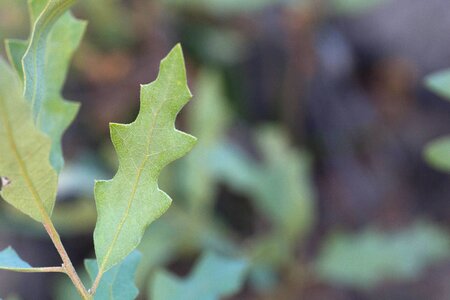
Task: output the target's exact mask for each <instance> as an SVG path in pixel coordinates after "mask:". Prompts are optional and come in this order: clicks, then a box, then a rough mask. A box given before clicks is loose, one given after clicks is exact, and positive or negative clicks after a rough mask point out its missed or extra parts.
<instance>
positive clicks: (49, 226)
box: [43, 216, 93, 300]
mask: <svg viewBox="0 0 450 300" xmlns="http://www.w3.org/2000/svg"><path fill="white" fill-rule="evenodd" d="M43 224H44V227H45V230H46V231H47V233H48V235H49V236H50V239H51V240H52V242H53V244H54V245H55V248H56V250H57V251H58V253H59V255H60V256H61V259H62V261H63V266H62V268H63V269H64V272H65V273H66V274H67V276H69V278H70V280H72V282H73V284H74V285H75V287H76V289H77V291H78V293H79V294H80V296H81V297H82V298H83V300H92V299H93V297H92V295H91V294H89V293H88V291H87V290H86V288H85V287H84V285H83V282H81V279H80V277H79V276H78V274H77V271H76V270H75V268H74V267H73V265H72V261H71V260H70V258H69V255H67V252H66V249H65V248H64V245H63V244H62V242H61V238H60V236H59V234H58V232H57V231H56V229H55V226H54V225H53V222H52V221H51V220H50V217H48V216H47V218H45V219H44V222H43Z"/></svg>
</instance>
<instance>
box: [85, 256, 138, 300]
mask: <svg viewBox="0 0 450 300" xmlns="http://www.w3.org/2000/svg"><path fill="white" fill-rule="evenodd" d="M140 259H141V254H140V253H139V252H138V251H133V252H132V253H131V254H130V255H128V256H127V257H126V258H125V259H124V260H123V261H122V262H121V263H120V264H118V265H116V266H114V267H113V268H112V269H111V270H109V271H108V272H106V273H105V274H104V275H103V277H102V280H101V281H100V284H99V286H98V288H97V291H96V292H95V296H94V299H95V300H114V299H121V300H132V299H135V298H136V297H137V295H138V294H139V290H138V289H137V287H136V285H135V283H134V277H135V273H136V269H137V267H138V264H139V261H140ZM84 265H85V267H86V270H87V271H88V274H89V276H90V277H91V280H92V281H94V280H95V278H96V277H97V274H98V265H97V261H96V260H95V259H86V260H85V261H84Z"/></svg>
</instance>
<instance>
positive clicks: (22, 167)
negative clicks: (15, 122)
mask: <svg viewBox="0 0 450 300" xmlns="http://www.w3.org/2000/svg"><path fill="white" fill-rule="evenodd" d="M0 106H1V109H0V114H1V122H2V124H3V126H4V127H5V130H6V135H7V138H8V142H9V145H10V147H11V149H12V152H13V154H14V157H15V158H16V160H17V163H18V165H19V169H20V173H21V175H22V178H23V179H24V181H25V184H26V185H27V187H28V189H29V190H30V192H31V194H32V196H33V200H34V201H35V203H36V205H37V207H38V209H39V212H40V214H41V217H42V220H41V221H44V220H47V219H49V218H50V217H49V215H48V214H47V211H46V209H45V207H44V203H43V201H42V199H41V197H40V196H39V193H38V191H37V190H36V188H35V186H34V184H33V181H32V179H31V178H30V175H29V174H28V170H27V167H26V165H25V162H24V161H23V159H22V157H21V155H20V152H19V149H18V147H17V144H16V141H15V139H14V135H13V129H12V127H11V124H10V120H9V118H8V114H6V113H5V112H6V108H5V103H4V98H3V97H2V98H1V99H0ZM5 175H7V174H5Z"/></svg>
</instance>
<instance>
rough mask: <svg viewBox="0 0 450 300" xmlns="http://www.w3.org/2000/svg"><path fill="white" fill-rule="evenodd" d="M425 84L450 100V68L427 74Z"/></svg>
mask: <svg viewBox="0 0 450 300" xmlns="http://www.w3.org/2000/svg"><path fill="white" fill-rule="evenodd" d="M425 84H426V86H427V87H428V88H429V89H430V90H432V91H433V92H435V93H436V94H438V95H440V96H441V97H444V98H445V99H447V100H450V69H448V70H443V71H440V72H437V73H434V74H432V75H429V76H427V77H426V78H425Z"/></svg>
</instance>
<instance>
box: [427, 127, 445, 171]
mask: <svg viewBox="0 0 450 300" xmlns="http://www.w3.org/2000/svg"><path fill="white" fill-rule="evenodd" d="M425 158H426V159H427V161H428V162H429V163H430V164H431V165H432V166H434V167H435V168H437V169H439V170H442V171H445V172H450V136H446V137H442V138H439V139H437V140H434V141H432V142H431V143H430V144H429V145H428V146H427V147H426V148H425Z"/></svg>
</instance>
